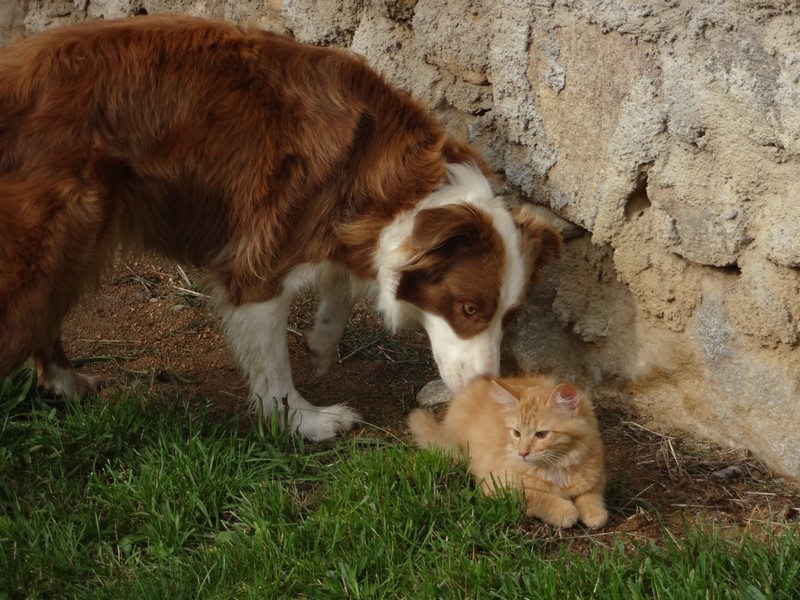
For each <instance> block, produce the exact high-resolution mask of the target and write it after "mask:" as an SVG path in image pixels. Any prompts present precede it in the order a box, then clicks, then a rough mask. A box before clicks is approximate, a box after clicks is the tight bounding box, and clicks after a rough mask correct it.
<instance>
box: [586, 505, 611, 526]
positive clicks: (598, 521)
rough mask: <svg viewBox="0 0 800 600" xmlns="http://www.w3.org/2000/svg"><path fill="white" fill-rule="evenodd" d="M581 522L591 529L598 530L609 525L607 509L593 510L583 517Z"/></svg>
mask: <svg viewBox="0 0 800 600" xmlns="http://www.w3.org/2000/svg"><path fill="white" fill-rule="evenodd" d="M581 521H582V522H583V524H584V525H586V526H587V527H588V528H589V529H598V528H600V527H602V526H603V525H605V524H606V523H608V511H607V510H606V509H605V508H601V509H598V510H593V511H591V512H587V513H586V514H584V515H581Z"/></svg>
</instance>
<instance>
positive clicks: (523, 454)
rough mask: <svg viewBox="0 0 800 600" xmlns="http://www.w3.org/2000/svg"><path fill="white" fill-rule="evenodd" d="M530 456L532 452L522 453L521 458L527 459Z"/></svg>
mask: <svg viewBox="0 0 800 600" xmlns="http://www.w3.org/2000/svg"><path fill="white" fill-rule="evenodd" d="M528 454H530V452H520V453H519V456H520V458H526V457H527V456H528Z"/></svg>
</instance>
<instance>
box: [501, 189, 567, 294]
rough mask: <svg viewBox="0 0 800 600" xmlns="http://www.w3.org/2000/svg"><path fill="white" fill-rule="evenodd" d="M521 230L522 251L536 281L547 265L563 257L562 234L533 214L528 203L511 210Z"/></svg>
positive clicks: (529, 270) (530, 272) (531, 276)
mask: <svg viewBox="0 0 800 600" xmlns="http://www.w3.org/2000/svg"><path fill="white" fill-rule="evenodd" d="M511 216H512V217H513V219H514V222H515V223H516V224H517V227H518V228H519V232H520V251H521V252H522V256H523V257H524V259H525V263H526V265H527V269H528V273H529V277H530V280H531V282H532V283H536V282H538V281H539V279H540V278H541V276H542V270H543V269H544V267H545V266H547V265H548V264H550V263H551V262H553V261H554V260H557V259H558V258H560V257H561V250H562V248H563V242H562V241H561V234H559V233H558V231H556V230H555V228H554V227H553V226H552V225H550V224H548V223H547V222H545V221H544V220H542V219H540V218H539V217H537V216H536V215H535V214H533V211H532V210H531V209H530V208H529V207H528V206H526V205H522V206H518V207H516V208H515V209H514V210H512V211H511Z"/></svg>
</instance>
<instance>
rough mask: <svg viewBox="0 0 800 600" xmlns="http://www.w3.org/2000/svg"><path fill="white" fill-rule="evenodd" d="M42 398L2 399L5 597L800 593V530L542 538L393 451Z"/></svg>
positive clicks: (456, 475) (462, 481)
mask: <svg viewBox="0 0 800 600" xmlns="http://www.w3.org/2000/svg"><path fill="white" fill-rule="evenodd" d="M34 386H35V381H34V379H33V375H32V373H31V372H30V371H22V372H20V373H19V374H18V375H17V376H16V378H15V379H13V380H9V381H6V382H5V383H3V384H2V387H0V598H24V597H30V598H82V599H83V598H135V599H137V600H139V599H143V598H154V599H164V598H166V599H170V600H176V599H182V598H273V597H287V598H624V599H630V598H687V599H694V598H743V599H759V598H797V597H800V539H799V537H800V533H799V532H798V531H797V530H791V529H785V530H782V531H780V533H778V534H776V533H763V532H761V533H758V534H756V533H755V531H754V532H753V533H748V532H747V531H744V532H739V533H737V534H735V535H731V534H730V532H728V531H723V530H720V529H716V528H714V527H713V526H710V525H707V524H704V523H687V524H686V525H685V530H684V531H683V533H682V535H680V536H671V535H667V534H665V535H663V536H662V537H661V538H660V539H658V540H656V541H651V540H644V541H638V542H637V541H635V540H634V539H631V538H627V537H624V536H621V535H620V536H605V537H603V538H602V543H600V542H599V541H593V540H594V539H595V538H592V537H590V536H587V537H586V538H584V541H583V543H581V544H579V545H578V544H576V542H575V540H576V539H577V538H572V540H571V541H570V540H567V539H563V538H561V537H559V535H558V534H557V532H556V531H555V530H552V532H553V535H552V536H551V537H549V538H546V539H541V537H538V538H537V537H534V536H532V535H531V533H530V528H529V527H525V526H524V524H525V522H524V521H523V520H522V518H521V515H520V510H519V504H518V501H517V499H516V498H514V497H513V496H507V497H503V498H499V499H489V498H484V497H481V496H479V495H478V494H477V493H476V491H475V489H474V486H473V485H472V484H471V482H470V479H469V477H468V476H467V474H466V472H465V471H464V469H463V466H457V467H455V468H454V466H453V465H452V464H451V463H450V461H449V460H448V459H446V458H444V457H443V456H442V455H441V454H437V453H433V452H418V451H415V450H414V449H412V448H411V447H409V446H408V445H406V444H405V443H403V442H402V441H399V440H385V439H379V438H373V437H361V438H356V437H350V438H344V439H341V440H338V441H336V442H333V443H331V444H322V445H319V444H318V445H310V444H303V443H302V442H300V441H298V440H295V439H294V438H291V437H288V436H285V435H282V434H280V433H277V432H275V431H270V430H264V429H259V428H257V427H255V428H253V429H252V430H250V431H242V430H241V429H240V428H238V427H236V426H235V425H234V424H232V423H218V422H215V420H214V419H212V418H211V417H210V416H208V415H206V414H205V412H204V410H203V407H202V406H200V407H198V408H195V409H190V410H187V409H186V408H184V407H182V406H180V404H179V403H171V404H170V403H167V402H154V401H150V402H147V401H143V400H142V399H140V398H135V397H127V396H120V397H118V398H116V399H113V400H111V401H101V400H93V401H90V402H84V403H79V404H69V405H66V406H64V407H62V408H60V409H55V408H51V407H49V406H48V405H47V404H44V403H41V402H39V401H37V400H36V399H35V397H34V398H33V399H32V393H31V390H32V389H33V387H34ZM598 539H599V538H598ZM586 540H588V543H587V542H586Z"/></svg>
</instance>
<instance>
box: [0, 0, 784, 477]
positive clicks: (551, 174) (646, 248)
mask: <svg viewBox="0 0 800 600" xmlns="http://www.w3.org/2000/svg"><path fill="white" fill-rule="evenodd" d="M166 11H170V12H182V13H187V14H192V15H196V16H206V17H214V18H227V19H232V20H235V21H237V22H250V23H255V24H257V25H259V26H263V27H271V28H274V29H281V30H288V31H290V32H291V33H292V34H293V35H294V36H296V37H297V38H298V39H301V40H303V41H307V42H312V43H317V44H324V45H338V46H348V47H351V48H352V49H353V50H355V51H357V52H359V53H361V54H364V55H365V56H367V58H368V59H369V60H370V62H371V63H372V64H373V65H374V66H375V67H376V68H377V69H378V70H380V71H381V72H382V73H384V74H385V76H386V77H387V78H389V79H390V80H393V81H395V82H396V83H397V84H398V85H400V86H402V87H404V88H406V89H408V90H409V91H410V92H411V93H413V94H414V95H415V96H417V97H418V98H420V100H422V101H423V102H424V103H426V104H427V105H429V106H430V107H431V108H434V109H436V110H437V111H439V113H440V114H441V116H442V118H443V119H444V120H445V122H446V124H447V126H448V128H449V130H450V131H451V132H453V133H454V134H455V135H459V136H461V137H463V138H464V139H466V140H468V141H470V142H471V143H473V144H474V145H475V146H476V147H477V148H478V149H480V150H481V151H482V152H483V153H484V155H485V156H486V157H487V160H488V161H489V163H490V164H491V165H492V167H493V168H494V169H495V170H496V171H497V172H498V173H499V174H500V175H501V180H502V181H501V189H500V190H499V191H500V192H501V193H503V194H504V195H506V196H507V197H508V198H509V199H510V200H512V201H514V202H519V201H531V202H534V203H536V204H539V205H541V206H542V210H543V211H545V212H547V213H549V216H550V218H552V219H553V220H554V222H556V223H558V224H559V227H560V228H561V229H562V230H563V231H564V233H565V236H566V237H567V238H569V239H568V241H567V244H566V249H565V256H564V258H563V259H562V260H561V261H560V262H559V264H557V265H556V266H554V267H553V268H552V269H550V270H548V272H547V274H546V277H545V281H544V282H543V284H542V285H541V286H539V287H537V288H536V289H535V290H533V291H532V292H531V295H530V302H529V303H528V305H527V309H526V311H525V314H524V315H522V318H521V319H520V320H519V321H518V324H517V326H516V328H515V329H514V330H513V331H512V332H511V333H510V335H509V336H508V338H507V344H506V348H505V352H504V361H505V363H504V364H505V367H506V368H507V369H508V370H509V371H511V370H518V369H522V370H538V371H549V372H553V373H557V374H559V375H560V376H562V377H565V378H569V379H572V380H573V381H574V382H575V383H577V384H578V385H580V386H583V387H585V388H587V390H588V391H590V392H591V393H592V394H593V395H595V396H596V398H597V399H598V400H599V403H600V405H601V406H602V405H603V403H627V404H630V405H634V406H636V407H637V408H638V409H639V410H641V411H643V412H644V413H645V414H648V415H649V416H650V417H651V418H652V420H653V424H654V426H660V427H662V428H674V429H683V430H687V431H689V432H691V433H692V434H694V435H701V436H705V437H706V438H709V439H711V440H713V441H716V442H721V443H726V444H731V445H734V446H744V447H747V448H749V449H751V450H752V451H753V452H755V453H756V454H757V455H758V456H759V457H760V458H761V459H762V460H764V461H765V462H766V463H768V464H770V465H771V466H772V467H774V468H775V469H776V470H778V471H781V472H784V473H787V474H789V475H794V476H797V474H798V473H800V427H798V424H800V408H799V407H798V404H799V403H798V400H800V357H799V356H798V355H800V352H798V351H797V346H798V343H799V339H800V49H798V48H799V47H798V40H800V14H798V12H799V9H798V5H797V2H796V0H698V1H695V0H691V1H690V0H675V1H672V2H663V1H661V0H619V1H618V2H608V1H606V0H533V1H530V0H503V1H501V2H488V1H487V0H450V1H449V2H436V1H434V0H331V1H330V2H326V1H323V0H283V1H282V2H281V0H241V1H240V0H89V1H88V2H87V1H85V0H47V1H45V0H22V1H16V2H15V1H14V0H6V2H4V3H2V6H0V43H7V42H8V41H10V40H12V39H14V38H16V37H18V36H19V35H22V34H23V33H26V32H35V31H38V30H41V29H44V28H47V27H53V26H56V25H59V24H62V23H67V22H73V21H79V20H84V19H89V18H110V17H115V16H121V15H126V14H135V13H141V12H148V13H157V12H166Z"/></svg>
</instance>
